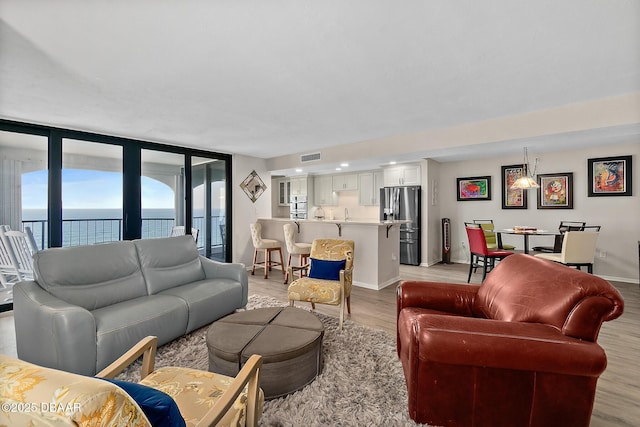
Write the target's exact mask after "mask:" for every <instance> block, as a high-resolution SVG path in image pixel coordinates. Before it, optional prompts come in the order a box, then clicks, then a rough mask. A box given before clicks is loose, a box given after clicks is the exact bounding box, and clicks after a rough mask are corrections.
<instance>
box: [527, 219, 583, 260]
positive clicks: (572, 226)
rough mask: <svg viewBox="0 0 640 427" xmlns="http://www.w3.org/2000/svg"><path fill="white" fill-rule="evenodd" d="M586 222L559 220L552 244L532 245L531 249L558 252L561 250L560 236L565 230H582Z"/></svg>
mask: <svg viewBox="0 0 640 427" xmlns="http://www.w3.org/2000/svg"><path fill="white" fill-rule="evenodd" d="M586 224H587V223H586V222H582V221H560V225H559V226H558V233H559V234H557V235H556V236H555V240H554V242H553V246H534V247H533V249H532V250H534V251H537V252H546V253H560V251H561V250H562V236H563V235H564V233H565V232H567V231H582V230H584V227H585V225H586Z"/></svg>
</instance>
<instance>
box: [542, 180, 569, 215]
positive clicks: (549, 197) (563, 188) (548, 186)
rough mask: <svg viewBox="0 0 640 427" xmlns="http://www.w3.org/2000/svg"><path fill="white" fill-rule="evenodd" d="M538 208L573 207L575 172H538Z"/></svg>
mask: <svg viewBox="0 0 640 427" xmlns="http://www.w3.org/2000/svg"><path fill="white" fill-rule="evenodd" d="M538 185H539V186H540V188H538V209H573V172H563V173H547V174H538Z"/></svg>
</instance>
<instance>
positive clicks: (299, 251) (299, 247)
mask: <svg viewBox="0 0 640 427" xmlns="http://www.w3.org/2000/svg"><path fill="white" fill-rule="evenodd" d="M295 232H296V227H295V226H294V225H293V224H285V225H284V243H285V244H286V245H287V252H289V260H288V261H287V272H286V273H285V274H284V283H285V285H286V284H287V283H288V280H289V267H291V256H292V255H298V263H299V264H298V265H299V266H303V265H304V264H306V263H307V261H308V260H309V254H310V253H311V243H296V238H295ZM302 275H303V272H302V270H301V271H300V276H301V277H302Z"/></svg>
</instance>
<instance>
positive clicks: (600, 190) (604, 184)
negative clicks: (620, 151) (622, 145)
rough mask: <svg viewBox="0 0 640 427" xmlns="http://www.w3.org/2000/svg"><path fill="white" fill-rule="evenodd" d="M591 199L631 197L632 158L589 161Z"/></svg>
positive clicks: (605, 158)
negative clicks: (599, 197)
mask: <svg viewBox="0 0 640 427" xmlns="http://www.w3.org/2000/svg"><path fill="white" fill-rule="evenodd" d="M587 170H588V175H589V193H588V194H589V197H598V196H631V195H632V194H633V193H632V188H631V184H632V182H633V181H632V178H631V170H632V168H631V156H616V157H599V158H595V159H587Z"/></svg>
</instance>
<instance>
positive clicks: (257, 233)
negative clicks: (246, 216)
mask: <svg viewBox="0 0 640 427" xmlns="http://www.w3.org/2000/svg"><path fill="white" fill-rule="evenodd" d="M250 227H251V238H252V239H253V248H254V251H253V268H252V269H251V275H254V274H255V271H256V267H257V268H264V278H265V279H268V278H269V271H270V270H271V267H272V266H278V265H279V266H280V267H281V268H282V274H285V271H284V260H283V258H282V243H281V242H280V241H279V240H275V239H263V238H262V224H260V223H259V222H256V223H254V224H250ZM260 251H264V261H258V252H260ZM274 251H278V252H279V253H280V262H278V261H274V260H273V259H272V258H271V252H274Z"/></svg>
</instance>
